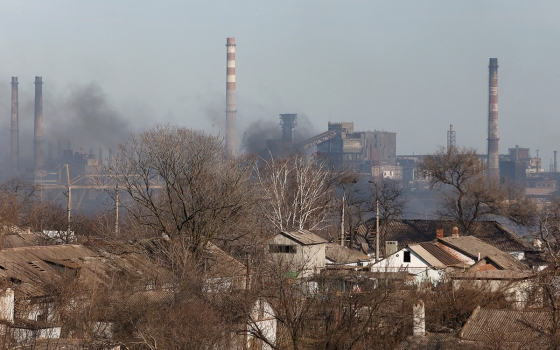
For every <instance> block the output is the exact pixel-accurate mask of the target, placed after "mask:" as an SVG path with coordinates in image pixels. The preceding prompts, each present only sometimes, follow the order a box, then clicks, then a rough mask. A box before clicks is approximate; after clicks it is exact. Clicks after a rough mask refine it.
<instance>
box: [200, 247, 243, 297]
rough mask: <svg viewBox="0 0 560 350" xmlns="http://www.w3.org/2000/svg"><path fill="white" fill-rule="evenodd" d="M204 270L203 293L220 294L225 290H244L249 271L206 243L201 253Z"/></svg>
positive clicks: (229, 256)
mask: <svg viewBox="0 0 560 350" xmlns="http://www.w3.org/2000/svg"><path fill="white" fill-rule="evenodd" d="M201 259H202V261H203V270H204V287H203V290H204V291H205V292H214V293H216V292H221V291H225V290H226V289H245V288H246V286H247V282H248V278H250V276H249V270H248V269H247V266H245V265H244V264H242V263H241V262H239V261H238V260H236V259H234V258H233V257H232V256H231V255H229V254H227V253H226V252H224V251H223V250H221V249H220V248H218V247H217V246H216V245H214V244H212V243H211V242H208V243H207V245H206V249H204V250H203V251H202V252H201Z"/></svg>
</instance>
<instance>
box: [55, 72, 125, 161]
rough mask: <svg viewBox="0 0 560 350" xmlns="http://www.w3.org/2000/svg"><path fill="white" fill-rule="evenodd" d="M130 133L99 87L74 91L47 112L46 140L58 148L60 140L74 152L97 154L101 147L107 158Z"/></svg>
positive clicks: (92, 84)
mask: <svg viewBox="0 0 560 350" xmlns="http://www.w3.org/2000/svg"><path fill="white" fill-rule="evenodd" d="M49 107H51V106H49ZM49 109H51V108H49ZM47 112H49V113H48V114H47ZM131 129H132V128H131V126H130V124H129V122H128V121H127V120H126V119H125V117H124V116H122V115H121V114H120V113H119V112H118V111H117V110H116V108H115V107H114V106H112V105H111V103H110V102H109V100H108V98H107V96H106V95H105V93H104V92H103V90H102V89H101V87H100V86H99V85H98V84H96V83H90V84H88V85H85V86H76V87H74V88H73V89H72V90H71V92H70V94H69V95H68V96H66V97H65V98H64V99H63V100H62V101H61V102H60V104H59V105H58V106H56V105H54V106H52V110H50V111H46V112H45V140H51V141H52V143H53V146H54V147H55V148H56V147H58V140H60V141H62V144H63V145H64V147H63V149H66V142H67V140H70V141H71V144H72V148H73V150H74V151H78V150H79V149H80V148H82V149H83V151H84V152H85V153H89V150H90V149H93V150H94V154H97V153H98V150H99V147H102V148H103V149H104V151H105V153H104V156H108V150H109V147H112V148H113V149H114V148H115V147H116V145H117V144H118V143H122V142H124V141H126V139H127V138H128V136H129V135H130V133H131V131H132V130H131ZM54 155H55V157H56V155H57V153H56V151H55V152H54Z"/></svg>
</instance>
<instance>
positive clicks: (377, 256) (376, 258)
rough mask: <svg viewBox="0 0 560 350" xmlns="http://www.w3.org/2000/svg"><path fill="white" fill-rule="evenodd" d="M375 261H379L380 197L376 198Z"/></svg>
mask: <svg viewBox="0 0 560 350" xmlns="http://www.w3.org/2000/svg"><path fill="white" fill-rule="evenodd" d="M375 211H376V214H375V261H376V262H377V261H379V260H380V259H379V199H376V200H375Z"/></svg>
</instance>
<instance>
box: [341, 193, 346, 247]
mask: <svg viewBox="0 0 560 350" xmlns="http://www.w3.org/2000/svg"><path fill="white" fill-rule="evenodd" d="M345 200H346V194H344V195H343V196H342V217H341V220H340V245H341V246H343V247H344V202H345Z"/></svg>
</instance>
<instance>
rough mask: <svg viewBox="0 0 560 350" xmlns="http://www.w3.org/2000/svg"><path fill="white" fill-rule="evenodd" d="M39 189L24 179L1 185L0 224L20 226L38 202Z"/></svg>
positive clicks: (12, 180) (18, 178) (15, 179)
mask: <svg viewBox="0 0 560 350" xmlns="http://www.w3.org/2000/svg"><path fill="white" fill-rule="evenodd" d="M38 194H39V188H38V187H37V186H35V184H34V183H32V182H30V181H27V180H25V179H24V178H22V177H14V178H11V179H8V180H6V181H5V182H3V183H2V184H0V223H2V224H5V225H6V224H7V225H19V224H21V222H22V220H26V217H27V216H28V215H29V213H30V212H31V211H32V210H33V207H34V205H35V204H36V202H37V201H38Z"/></svg>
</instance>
